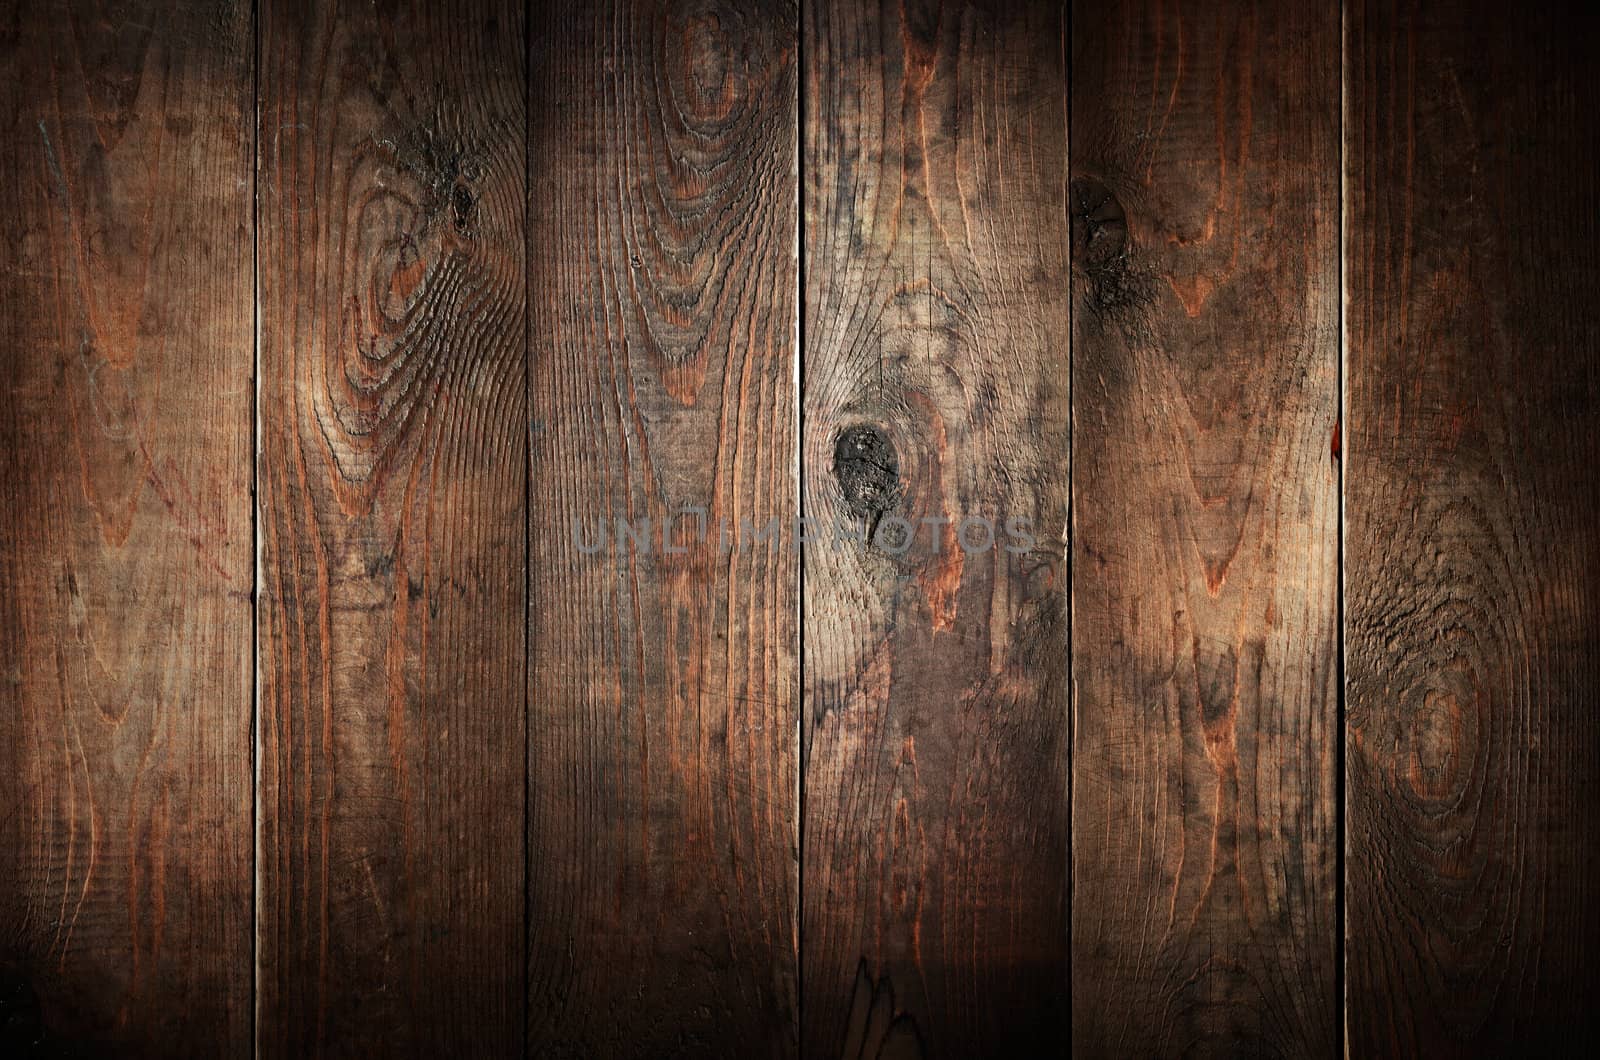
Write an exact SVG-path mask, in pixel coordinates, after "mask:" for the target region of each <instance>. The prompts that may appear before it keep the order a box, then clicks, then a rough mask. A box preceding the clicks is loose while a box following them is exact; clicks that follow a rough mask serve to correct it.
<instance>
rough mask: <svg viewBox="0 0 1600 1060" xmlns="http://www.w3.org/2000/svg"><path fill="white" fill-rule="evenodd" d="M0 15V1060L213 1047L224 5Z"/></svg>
mask: <svg viewBox="0 0 1600 1060" xmlns="http://www.w3.org/2000/svg"><path fill="white" fill-rule="evenodd" d="M0 23H3V26H0V138H3V141H4V143H5V150H4V153H3V154H0V377H3V381H0V1053H7V1054H12V1055H16V1054H19V1053H22V1052H23V1051H27V1054H28V1055H33V1050H39V1051H40V1053H41V1055H43V1054H45V1053H48V1054H50V1055H58V1054H66V1053H72V1054H73V1055H78V1054H80V1053H81V1054H82V1055H118V1056H131V1055H146V1054H156V1053H178V1054H192V1055H221V1054H223V1053H230V1052H231V1053H240V1052H244V1051H247V1050H248V1047H249V1029H250V974H251V969H250V923H251V910H250V892H251V869H250V800H251V768H250V761H251V759H250V715H251V705H250V704H251V691H250V686H251V663H250V659H251V645H250V632H251V602H250V592H251V582H252V575H253V566H254V560H253V557H252V554H251V502H250V480H251V457H250V453H251V437H252V432H251V424H250V417H251V373H252V361H253V353H252V338H251V284H250V246H251V238H250V195H251V180H250V176H251V151H252V140H251V135H250V121H249V110H250V83H251V61H252V55H251V49H250V44H249V42H250V13H249V10H248V7H230V8H223V9H218V8H217V7H216V6H215V5H211V4H202V3H190V2H178V3H153V2H135V3H125V4H121V5H118V7H117V9H116V10H115V11H106V10H103V8H102V5H99V4H91V3H80V2H67V3H45V4H35V5H26V4H7V5H5V11H4V13H3V14H0Z"/></svg>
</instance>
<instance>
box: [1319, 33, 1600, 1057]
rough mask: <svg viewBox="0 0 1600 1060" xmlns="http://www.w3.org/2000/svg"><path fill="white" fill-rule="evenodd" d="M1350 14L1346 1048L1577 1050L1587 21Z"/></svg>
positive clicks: (1588, 987) (1598, 933) (1598, 623)
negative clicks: (1348, 1044)
mask: <svg viewBox="0 0 1600 1060" xmlns="http://www.w3.org/2000/svg"><path fill="white" fill-rule="evenodd" d="M1572 10H1573V11H1574V12H1575V11H1576V10H1577V9H1576V7H1574V8H1573V9H1572ZM1348 19H1349V21H1348V32H1349V38H1348V40H1349V43H1348V52H1347V62H1348V69H1347V72H1346V76H1347V85H1348V92H1349V96H1348V104H1347V111H1346V118H1345V122H1346V130H1347V143H1348V147H1347V160H1346V168H1347V173H1348V195H1349V199H1348V206H1347V211H1348V212H1347V218H1348V221H1347V225H1348V227H1347V233H1348V237H1347V244H1346V247H1347V251H1346V253H1347V262H1348V266H1347V268H1348V272H1347V287H1346V291H1347V299H1348V301H1347V305H1348V310H1347V320H1348V336H1349V344H1348V362H1347V363H1348V380H1349V386H1348V408H1349V420H1350V422H1349V427H1350V431H1349V433H1350V447H1349V461H1350V463H1349V471H1348V473H1347V481H1346V488H1347V493H1346V502H1345V503H1346V517H1347V520H1348V524H1347V525H1348V531H1347V538H1346V547H1345V555H1346V563H1347V566H1346V579H1347V580H1346V614H1347V622H1348V626H1347V629H1348V641H1347V646H1346V653H1347V666H1348V682H1349V683H1348V689H1347V706H1348V711H1349V715H1348V717H1349V733H1350V735H1349V741H1350V742H1349V750H1348V756H1349V757H1348V764H1349V818H1348V828H1349V860H1348V885H1347V890H1346V894H1347V899H1348V906H1349V938H1348V941H1347V952H1348V958H1349V965H1348V968H1349V973H1348V974H1349V999H1350V1006H1349V1026H1350V1048H1351V1052H1352V1054H1353V1055H1358V1056H1380V1055H1383V1056H1429V1057H1448V1056H1487V1055H1506V1054H1510V1053H1517V1054H1521V1055H1531V1056H1540V1055H1543V1056H1551V1055H1563V1056H1585V1055H1590V1054H1591V1053H1592V1052H1593V1051H1594V1050H1595V1048H1596V1047H1597V1045H1600V1041H1597V1023H1596V1020H1597V1011H1600V1010H1597V1008H1596V999H1597V998H1600V972H1597V969H1600V964H1597V962H1600V914H1597V913H1596V902H1597V900H1600V804H1597V795H1600V713H1597V712H1600V696H1597V689H1600V529H1597V526H1600V478H1597V476H1596V473H1595V468H1596V466H1597V465H1600V432H1597V431H1596V430H1595V425H1594V417H1595V414H1596V412H1597V411H1600V324H1597V323H1596V318H1595V313H1594V302H1595V296H1596V291H1597V290H1600V231H1597V225H1596V219H1597V217H1600V176H1597V174H1600V164H1597V163H1600V159H1597V153H1600V152H1597V142H1600V139H1597V138H1600V118H1597V115H1600V83H1597V82H1596V80H1595V77H1594V71H1593V60H1592V48H1593V43H1594V41H1595V39H1596V31H1597V30H1600V24H1597V22H1596V20H1595V18H1594V16H1592V15H1591V16H1588V17H1580V16H1577V15H1576V14H1572V13H1569V12H1566V11H1564V10H1563V5H1560V4H1552V5H1521V6H1506V5H1502V4H1497V3H1486V2H1463V3H1456V4H1451V5H1446V6H1444V7H1443V8H1439V7H1428V8H1427V9H1425V10H1424V9H1419V7H1418V6H1417V5H1415V4H1404V5H1400V6H1399V7H1398V9H1392V5H1389V4H1356V5H1353V6H1352V7H1351V9H1350V11H1349V13H1348Z"/></svg>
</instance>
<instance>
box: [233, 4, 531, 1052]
mask: <svg viewBox="0 0 1600 1060" xmlns="http://www.w3.org/2000/svg"><path fill="white" fill-rule="evenodd" d="M522 12H523V8H522V5H521V4H520V3H506V2H494V0H474V2H463V3H441V4H422V5H417V6H416V7H413V8H394V7H390V6H388V5H384V6H382V7H380V6H378V5H356V6H354V7H350V8H340V7H337V6H336V5H333V4H289V3H276V2H269V3H267V4H265V5H264V7H263V9H262V11H261V14H260V26H261V42H260V54H261V66H260V103H259V107H260V113H259V122H260V144H261V151H260V173H259V180H260V199H259V206H258V214H257V220H258V225H259V228H258V232H259V240H260V242H259V291H260V295H259V296H260V358H261V391H260V439H261V443H260V444H261V455H260V488H261V493H262V496H261V508H260V537H261V575H260V577H261V587H260V592H261V605H260V756H261V761H260V784H261V790H260V805H259V825H260V827H259V834H258V844H259V845H258V862H259V877H260V898H259V915H260V930H259V940H258V945H259V955H258V960H259V964H260V971H259V998H258V1007H259V1011H260V1026H259V1041H260V1050H261V1052H262V1053H263V1054H264V1055H267V1056H279V1055H292V1056H301V1055H321V1054H367V1053H370V1052H371V1051H372V1050H373V1049H375V1048H377V1047H378V1043H382V1049H383V1052H384V1053H385V1055H419V1056H424V1055H425V1056H438V1055H492V1056H504V1055H510V1054H512V1053H515V1052H518V1051H520V1049H521V1048H522V1040H523V992H522V989H521V981H522V975H523V947H522V936H523V931H522V916H523V879H524V859H523V818H524V815H523V790H524V784H523V775H524V768H525V726H524V722H523V717H524V714H523V703H524V694H525V689H524V683H523V673H524V662H525V656H524V648H525V640H526V627H525V595H524V578H525V575H524V571H525V561H526V531H525V526H526V509H525V497H526V474H527V462H526V461H527V458H526V452H527V447H526V435H525V433H524V424H525V422H526V420H525V416H526V396H527V381H526V357H525V346H524V343H525V338H526V318H525V283H524V275H525V274H524V266H523V251H524V246H525V234H524V230H523V218H524V197H523V188H524V186H525V181H526V165H525V162H526V151H525V140H524V136H525V120H526V119H525V114H524V107H525V105H526V90H527V89H526V83H525V79H524V76H523V49H524V25H523V13H522Z"/></svg>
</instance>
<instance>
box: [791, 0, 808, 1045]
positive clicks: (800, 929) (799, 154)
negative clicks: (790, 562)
mask: <svg viewBox="0 0 1600 1060" xmlns="http://www.w3.org/2000/svg"><path fill="white" fill-rule="evenodd" d="M807 10H809V9H808V8H807V7H805V6H799V7H797V8H796V23H797V24H796V26H795V78H794V80H795V110H794V114H795V123H794V145H795V147H794V178H795V179H794V183H795V190H794V196H795V198H794V202H795V216H794V226H795V227H794V241H795V245H794V258H795V299H794V405H795V412H794V416H795V438H794V447H795V511H796V513H797V514H798V515H799V517H800V526H801V527H804V526H805V518H806V490H805V478H806V454H805V449H806V447H805V437H806V431H805V379H806V373H805V336H806V282H805V278H806V247H805V216H806V188H805V175H806V168H805V167H806V151H805V147H806V142H805V130H806V24H807V16H806V11H807ZM800 536H803V535H797V539H796V542H795V548H796V550H797V555H796V557H795V579H796V585H795V652H796V657H797V658H798V660H799V664H798V668H799V673H798V674H797V675H796V677H797V682H796V685H797V688H796V691H797V693H798V695H797V696H796V697H795V728H794V733H795V912H794V918H795V919H794V924H795V926H794V932H795V940H794V949H795V953H794V961H795V1012H794V1020H795V1048H796V1051H797V1052H798V1054H799V1055H800V1056H804V1055H805V1026H806V1024H805V912H806V698H807V697H806V690H807V685H806V621H805V593H806V563H805V543H804V542H803V541H802V540H799V537H800Z"/></svg>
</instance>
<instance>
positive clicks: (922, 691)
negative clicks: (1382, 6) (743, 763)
mask: <svg viewBox="0 0 1600 1060" xmlns="http://www.w3.org/2000/svg"><path fill="white" fill-rule="evenodd" d="M1065 18H1066V16H1065V11H1064V9H1063V8H1062V7H1061V6H1060V5H1058V4H1054V3H1045V2H1041V3H1002V2H998V0H997V2H994V3H979V4H964V3H909V4H902V3H899V2H886V3H871V2H869V3H859V2H856V0H813V2H810V3H808V4H807V6H806V10H805V28H804V39H805V59H806V88H805V130H804V140H803V143H804V149H805V156H804V157H805V202H806V217H805V255H806V258H805V260H806V283H805V332H806V335H805V345H804V361H803V371H804V397H803V425H804V427H803V435H804V464H803V466H804V473H803V476H802V477H803V483H802V490H803V504H804V508H805V512H806V515H807V517H808V518H811V519H814V520H816V523H817V530H818V534H819V535H820V538H821V540H820V541H818V542H815V543H812V544H809V545H808V546H807V547H806V549H805V560H804V562H805V577H804V621H805V636H804V646H805V653H804V654H805V659H804V689H805V699H804V706H803V722H802V726H803V734H804V741H805V753H806V758H805V816H804V833H803V834H804V844H803V850H804V859H803V861H804V865H803V872H804V924H803V930H802V936H801V937H802V943H803V946H802V948H803V964H804V974H803V983H804V988H805V989H804V997H803V1012H804V1028H803V1040H804V1043H805V1047H806V1051H807V1053H808V1054H810V1055H815V1056H850V1057H857V1056H861V1057H869V1056H871V1057H876V1056H885V1057H888V1056H897V1057H901V1056H914V1055H930V1056H1010V1055H1046V1054H1051V1053H1056V1052H1059V1051H1060V1050H1062V1049H1063V1048H1064V1047H1065V1044H1066V1038H1067V1011H1066V1004H1065V1002H1066V984H1067V961H1066V956H1067V955H1066V946H1067V924H1066V918H1067V876H1066V868H1067V830H1068V817H1067V739H1066V737H1067V683H1066V678H1067V630H1066V573H1067V572H1066V566H1065V548H1064V532H1065V529H1066V522H1067V493H1068V474H1067V458H1068V439H1067V433H1068V419H1069V409H1068V390H1067V387H1068V361H1067V357H1068V351H1067V331H1068V302H1067V254H1068V243H1069V227H1068V219H1067V212H1066V190H1067V188H1066V184H1067V179H1066V178H1067V172H1066V161H1067V159H1066V147H1067V144H1066V118H1067V115H1066V110H1067V103H1066V91H1067V84H1066V69H1065V60H1066V56H1065V32H1066V25H1065ZM969 520H970V521H969ZM984 521H987V522H984ZM986 525H987V526H989V527H991V528H992V529H993V531H994V534H993V538H992V539H991V538H990V536H989V533H988V532H987V531H986V530H985V526H986ZM1013 528H1016V529H1017V530H1019V531H1020V532H1017V533H1013V532H1011V530H1012V529H1013ZM908 530H912V531H914V532H913V533H911V534H909V535H908V534H907V531H908ZM850 532H854V533H859V534H863V535H866V536H867V538H868V540H867V542H866V543H865V544H862V543H857V542H853V541H850V540H848V539H844V538H845V535H847V534H848V533H850Z"/></svg>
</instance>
